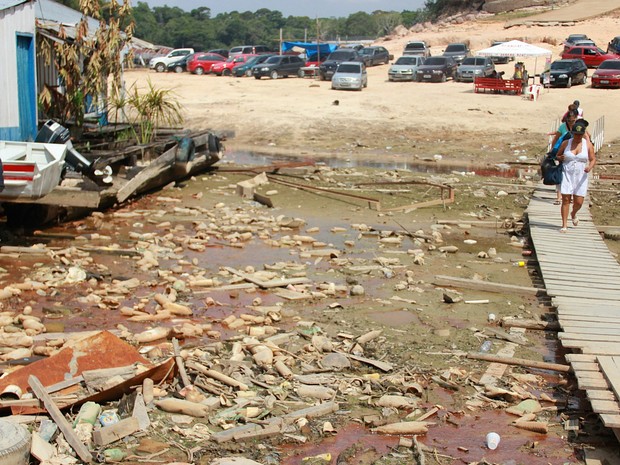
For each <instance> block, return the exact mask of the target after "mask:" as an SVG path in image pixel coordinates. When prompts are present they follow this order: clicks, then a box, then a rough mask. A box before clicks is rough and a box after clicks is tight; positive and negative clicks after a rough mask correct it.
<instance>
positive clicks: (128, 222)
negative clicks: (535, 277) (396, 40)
mask: <svg viewBox="0 0 620 465" xmlns="http://www.w3.org/2000/svg"><path fill="white" fill-rule="evenodd" d="M274 161H276V160H275V159H272V158H269V159H268V160H267V159H266V160H263V161H262V163H263V164H265V163H266V164H269V163H273V162H274ZM383 169H388V168H386V167H384V168H383ZM392 169H393V168H392ZM234 182H237V180H236V178H233V177H232V176H231V178H230V179H225V180H223V181H221V184H222V185H227V184H228V185H230V184H231V183H234ZM233 188H234V184H233ZM212 189H214V187H213V185H212V183H211V182H210V180H208V179H206V180H201V179H197V180H194V181H190V182H187V183H186V184H185V186H184V187H183V188H182V189H176V188H175V189H170V190H165V191H162V192H158V193H156V194H153V195H150V196H146V197H143V198H140V199H138V200H136V201H134V202H133V203H132V204H130V205H128V206H126V207H124V208H122V209H119V210H117V211H109V212H106V213H105V214H104V215H103V217H102V219H101V221H99V222H95V221H93V220H92V218H87V219H85V220H82V221H75V222H72V223H68V224H65V225H62V226H60V227H56V228H51V229H48V230H47V231H45V232H50V233H60V234H73V235H75V236H80V235H81V236H87V235H89V234H95V233H96V234H99V235H102V236H109V237H110V238H111V241H110V240H104V239H90V240H88V241H84V240H69V239H50V240H48V241H47V245H48V247H50V248H52V247H53V248H66V247H70V246H80V245H89V246H98V247H105V246H109V245H110V242H113V243H117V244H119V245H120V246H121V247H126V248H128V249H131V248H139V247H140V243H139V240H138V239H135V238H133V237H132V234H136V233H140V234H151V233H152V234H155V235H156V236H158V237H162V238H163V237H164V236H167V235H171V236H173V238H175V239H179V240H180V239H181V238H183V237H184V236H192V235H193V234H194V233H195V225H196V223H197V222H200V221H208V220H207V219H205V218H202V217H192V216H189V215H183V214H179V213H174V212H173V207H176V206H183V207H191V206H203V207H205V206H209V207H210V206H212V205H214V204H215V203H216V202H218V201H220V200H221V201H224V202H227V203H231V204H233V202H234V203H236V204H238V207H236V208H238V209H239V210H242V209H243V208H246V207H248V206H252V203H250V202H247V201H241V200H239V199H238V198H236V197H235V196H234V195H231V194H230V192H231V191H234V189H231V188H230V187H228V190H224V189H223V188H221V186H220V187H219V188H218V189H221V190H216V191H214V192H215V194H214V195H212V192H210V191H211V190H212ZM199 193H205V197H204V198H202V199H201V198H198V197H196V195H197V194H199ZM162 197H170V198H176V199H179V200H181V202H170V201H167V200H162V199H161V198H162ZM307 199H308V196H306V195H302V196H297V197H295V196H294V195H293V194H292V193H289V195H287V196H286V197H284V198H282V199H280V198H279V199H278V201H279V204H280V205H279V206H278V207H277V209H275V210H274V211H273V212H271V211H270V212H269V213H266V214H269V215H272V214H273V215H280V214H283V215H287V216H290V217H295V216H297V215H299V216H304V217H305V218H306V219H307V220H308V225H309V226H312V227H317V228H319V231H317V232H316V233H314V234H313V235H314V236H315V237H316V238H317V239H318V240H320V241H324V242H325V243H326V244H328V246H330V247H331V246H333V247H335V248H338V249H340V250H342V251H343V255H342V256H343V257H350V258H352V259H353V260H357V259H362V260H370V259H372V258H373V257H376V256H377V255H386V256H392V255H394V256H398V255H396V254H397V253H402V252H404V250H401V249H404V248H408V247H410V246H411V243H409V242H408V243H407V244H406V245H404V246H403V247H402V248H401V247H393V246H386V247H384V248H383V249H381V250H378V247H377V236H376V234H375V235H370V234H361V233H360V232H359V231H356V230H353V229H352V228H350V225H351V223H354V222H356V221H359V220H360V218H362V219H363V220H367V221H368V222H369V223H370V222H372V223H373V224H374V225H375V226H377V228H380V229H382V230H396V229H398V230H400V229H401V228H400V226H399V225H398V224H397V223H395V221H394V220H393V219H392V217H390V216H381V215H376V214H375V213H368V211H367V210H365V209H361V208H359V207H358V206H355V205H353V204H351V205H349V204H347V203H346V202H343V201H338V200H335V201H334V200H330V201H329V202H327V201H325V200H323V199H320V200H318V201H316V200H313V205H310V204H309V203H304V202H308V201H307ZM335 206H337V208H336V207H335ZM334 212H335V213H334ZM115 213H125V214H126V213H135V214H137V216H135V217H132V218H123V217H119V216H115ZM419 216H420V217H421V216H422V215H421V214H420V215H417V214H416V215H410V216H409V217H406V220H407V221H413V222H415V221H420V220H419ZM167 221H169V222H170V223H171V225H170V226H162V225H163V224H164V223H165V222H167ZM399 221H401V222H402V221H404V220H403V219H401V218H399ZM407 224H410V223H407ZM181 226H182V227H181ZM333 226H342V227H343V228H346V231H345V232H343V233H339V234H333V233H331V232H330V228H332V227H333ZM415 226H416V228H417V227H420V228H424V227H425V226H426V223H416V224H415ZM180 227H181V228H180ZM301 233H302V234H303V230H302V232H301ZM284 234H293V232H290V231H279V232H278V233H277V234H274V236H281V235H284ZM349 240H354V241H355V247H353V248H347V246H346V245H345V241H349ZM40 241H41V239H36V238H33V239H32V240H31V241H30V242H31V243H32V242H40ZM477 247H479V246H477ZM506 247H507V246H506ZM485 248H486V245H485ZM463 250H464V253H465V248H463ZM476 252H477V249H475V250H473V249H472V251H471V252H470V253H471V254H472V255H475V253H476ZM90 255H91V257H92V259H93V264H92V265H91V266H88V267H85V268H88V270H89V272H91V276H90V277H92V279H94V280H95V282H82V283H78V284H75V285H70V286H59V287H58V288H57V290H56V291H55V292H52V293H48V294H46V295H35V294H34V293H33V294H31V295H29V296H25V298H24V300H25V301H26V300H27V301H28V302H29V303H30V304H31V305H32V306H33V307H34V312H35V314H37V315H41V316H43V317H44V320H43V321H44V323H45V324H46V325H48V329H49V330H50V331H76V330H88V329H93V328H99V329H103V328H105V329H109V328H114V327H115V326H116V325H117V324H123V325H125V326H127V327H128V328H129V329H130V330H132V331H135V332H138V331H141V330H143V329H144V328H145V324H143V323H134V324H131V323H128V322H127V321H126V319H125V318H124V317H121V316H120V315H119V312H118V307H119V306H133V305H137V304H140V303H141V302H142V303H144V302H146V303H147V304H146V305H147V309H150V310H151V311H153V310H154V308H153V305H152V296H153V294H154V293H156V292H165V291H166V288H168V287H169V286H170V284H171V283H170V281H168V280H166V279H164V278H163V277H160V276H158V275H157V273H156V270H150V271H140V270H139V269H138V267H137V266H135V263H134V262H135V259H133V258H131V257H123V256H122V255H119V254H114V255H112V254H105V253H96V252H91V253H90ZM179 259H182V260H179ZM279 261H289V262H294V263H304V264H306V265H307V266H308V267H309V268H310V269H311V270H312V273H314V274H315V275H314V277H316V276H319V277H320V279H321V280H324V281H334V282H336V283H337V284H344V283H345V279H344V276H343V275H342V274H336V273H332V272H333V271H334V269H332V268H333V267H332V266H331V265H330V264H329V263H328V260H323V261H319V260H316V259H300V258H299V256H298V252H297V251H296V250H295V249H293V248H288V247H282V248H276V247H269V246H267V245H265V244H264V243H263V241H261V240H258V239H256V238H255V239H253V240H252V241H250V242H249V243H247V244H245V246H244V247H233V246H231V245H230V244H228V243H226V242H225V241H221V240H213V241H211V242H210V243H209V246H208V247H207V248H206V249H205V251H204V252H195V251H191V250H189V249H188V248H183V250H182V252H179V254H178V256H177V255H171V256H168V257H164V258H161V259H160V269H161V270H164V271H165V270H170V269H172V268H178V269H177V271H175V276H177V277H179V278H184V277H185V276H186V275H187V274H194V273H196V272H197V271H199V270H208V276H211V275H212V274H215V273H216V272H217V270H218V268H219V267H221V266H231V267H234V268H237V269H244V267H246V266H253V267H255V268H256V269H260V268H262V265H263V264H265V263H275V262H279ZM181 262H182V263H181ZM56 263H57V262H56ZM2 266H3V267H5V268H6V269H7V270H8V271H9V276H10V279H12V280H13V281H14V282H15V281H20V280H22V279H21V276H27V275H28V274H29V273H30V272H31V271H32V270H35V269H37V268H40V267H45V266H48V267H52V268H53V267H54V266H56V265H55V262H53V261H51V260H50V259H48V258H40V257H27V258H25V259H22V260H20V261H19V262H13V263H10V262H9V263H3V264H2ZM58 266H59V268H60V265H58ZM442 266H445V265H442ZM470 266H474V265H473V264H472V265H470ZM432 271H433V270H431V273H432ZM327 273H331V274H327ZM133 277H135V278H138V279H140V280H141V281H142V282H143V283H144V285H143V286H141V287H140V288H138V289H136V291H135V292H134V293H132V294H131V295H129V296H126V297H124V298H123V299H121V301H120V302H119V304H118V305H117V306H108V307H104V306H98V305H93V304H91V303H86V302H85V301H84V300H83V298H85V297H88V296H89V295H91V294H93V293H94V292H96V291H97V289H98V287H99V286H101V284H102V283H109V282H111V281H112V280H113V279H119V280H123V279H128V278H133ZM401 277H402V271H401ZM354 278H355V279H358V277H354ZM359 280H360V281H362V282H363V283H364V286H365V287H366V288H367V289H368V290H369V294H371V295H372V297H373V298H374V297H375V294H380V293H381V292H383V293H386V292H389V294H387V295H388V296H389V295H392V290H391V288H390V287H391V286H390V282H389V281H387V280H386V279H384V277H383V276H379V277H366V276H361V277H359ZM5 282H7V281H5ZM319 282H320V281H319ZM386 282H387V284H386ZM382 287H385V288H386V289H388V291H386V290H385V289H384V290H383V291H380V289H381V288H382ZM207 296H209V297H211V298H212V299H213V300H214V301H215V302H217V303H216V304H215V305H210V306H207V305H206V304H205V299H206V298H207ZM26 297H27V298H26ZM257 297H260V298H261V299H262V300H263V305H272V304H274V303H275V302H276V301H277V300H279V299H277V298H276V297H275V296H274V295H273V294H272V293H270V292H258V293H252V294H247V293H245V292H240V291H220V292H213V293H207V294H200V295H199V294H195V295H194V296H193V297H189V299H191V300H190V302H189V303H190V304H191V306H192V307H193V308H194V309H195V315H194V318H193V319H194V320H195V321H197V322H205V321H206V322H211V321H214V320H215V321H216V323H214V329H216V330H219V331H221V332H222V339H224V340H225V339H227V338H229V337H232V336H238V333H237V332H233V331H229V330H227V329H226V328H224V327H222V326H220V325H218V324H217V320H220V319H222V318H224V317H226V316H228V315H230V314H231V313H235V314H238V313H242V312H244V311H246V307H248V306H250V305H251V304H252V301H253V300H254V299H255V298H257ZM474 297H475V296H474ZM415 298H417V297H415ZM336 300H338V302H339V303H341V304H342V305H343V306H345V307H351V308H353V309H354V310H355V313H356V314H365V316H366V317H368V319H369V321H370V322H371V324H377V325H379V324H380V325H383V326H385V327H392V328H394V329H400V328H405V329H404V330H403V331H406V330H407V329H412V328H416V329H417V328H422V329H423V330H425V331H427V330H429V329H431V328H432V327H433V326H432V325H430V324H429V323H428V322H427V320H423V319H421V318H420V314H418V313H417V312H416V311H414V310H412V309H405V305H401V304H400V303H399V304H397V305H395V306H394V308H392V307H389V308H385V310H384V308H382V307H380V306H378V308H371V305H372V303H371V302H370V301H364V300H359V299H354V298H351V297H350V296H347V295H338V296H337V297H336ZM149 305H150V307H149ZM431 305H432V307H431V306H430V305H428V304H427V306H425V307H424V308H425V309H426V310H427V313H430V312H432V310H434V308H435V306H436V304H431ZM302 307H303V308H302ZM325 307H326V303H325V301H320V300H319V301H317V302H312V303H309V304H308V303H304V304H303V306H301V305H300V306H299V307H298V310H299V311H300V313H301V312H302V311H303V312H304V314H309V315H317V319H318V316H324V315H325V313H326V312H325ZM484 314H486V309H485V311H484ZM459 316H460V315H459ZM348 317H349V316H346V317H342V318H348ZM338 318H339V317H338ZM445 322H446V323H447V324H448V325H449V327H450V328H454V329H462V330H465V329H466V328H468V327H469V326H470V325H471V324H473V323H472V322H470V321H469V320H468V319H467V318H465V317H462V318H458V317H455V316H450V317H448V318H445ZM175 323H176V321H169V322H165V323H162V324H165V325H172V324H175ZM363 324H364V323H361V324H360V326H362V325H363ZM292 325H294V321H293V320H291V321H286V319H285V321H282V322H281V324H279V326H280V327H282V328H283V329H284V330H287V329H290V328H291V327H292ZM427 332H428V331H427ZM453 332H454V331H453ZM463 332H465V331H463ZM410 337H411V336H410ZM421 342H422V346H423V345H424V344H425V343H426V342H427V341H426V339H424V340H421ZM189 343H191V344H192V345H194V344H200V342H198V341H190V342H189ZM420 347H421V346H420V345H418V346H417V347H415V348H414V349H413V350H418V349H419V348H420ZM413 350H412V352H413ZM547 350H548V352H549V355H550V356H551V354H552V353H553V351H554V350H555V348H554V347H553V346H552V345H549V346H548V347H547ZM556 382H557V380H550V383H551V384H555V383H556ZM433 391H434V392H433V395H432V398H433V404H435V403H437V404H441V405H442V406H443V407H445V412H448V411H449V412H452V413H450V414H449V415H446V414H445V413H444V414H443V415H440V416H438V417H437V418H435V417H433V418H431V419H429V420H430V421H434V422H436V423H437V424H436V425H433V426H432V427H431V428H430V430H429V433H428V434H427V435H425V436H424V437H421V438H420V441H421V442H423V443H424V444H425V445H427V446H429V447H433V448H437V450H438V453H440V454H445V455H449V456H454V457H456V458H459V459H460V460H462V461H464V462H473V461H477V460H481V459H482V458H484V457H486V458H488V460H489V461H490V462H493V463H510V460H515V461H516V463H526V462H532V464H533V465H538V464H539V463H540V465H543V463H545V464H547V463H552V464H554V465H555V464H558V465H559V464H562V463H565V462H567V461H571V460H572V459H571V457H572V451H571V450H567V449H566V448H563V443H562V441H561V440H560V439H559V438H558V436H556V435H555V434H553V435H551V434H550V435H549V436H548V437H539V436H537V435H532V434H531V433H528V432H523V431H521V430H517V429H515V428H514V427H512V426H510V421H512V418H511V417H508V416H507V415H506V414H503V413H497V412H495V411H493V412H484V411H483V412H478V411H476V412H474V413H471V412H468V411H465V412H466V413H467V414H465V413H463V414H461V412H463V411H462V410H460V403H459V401H457V400H456V399H455V396H454V393H452V392H450V391H447V390H444V389H440V388H435V389H433ZM425 402H428V401H427V400H425ZM427 407H428V408H430V407H432V405H428V406H427ZM358 420H359V419H358ZM552 421H558V419H557V418H555V417H552ZM318 424H320V422H319V423H318ZM491 427H492V429H493V430H495V431H496V432H498V433H500V435H501V436H502V444H501V445H500V448H499V449H498V450H496V451H489V450H488V449H486V448H485V447H484V437H485V435H486V433H487V432H489V430H490V428H491ZM529 441H533V442H536V441H538V444H539V445H538V446H536V447H528V442H529ZM397 443H398V439H397V438H395V437H390V436H379V435H376V434H373V433H372V432H371V431H370V430H369V429H367V428H365V427H363V426H361V425H360V424H359V423H356V422H352V423H349V424H348V425H345V426H344V427H339V431H338V433H337V434H335V435H333V436H331V435H329V436H327V437H325V438H324V439H323V440H321V442H320V443H319V444H316V443H313V444H307V445H296V446H294V447H288V446H284V447H282V448H280V451H281V454H282V458H283V461H282V465H295V464H299V463H302V460H303V458H304V457H309V456H314V455H318V454H321V453H324V452H330V453H331V454H332V457H333V459H332V463H335V458H336V457H337V456H338V455H339V454H340V453H342V452H343V451H347V450H348V449H350V448H351V447H353V446H354V445H356V446H357V447H356V450H362V451H367V450H376V451H377V453H378V454H379V455H383V454H389V452H390V451H392V450H393V448H395V447H396V445H397ZM541 447H542V449H541ZM541 450H542V451H544V452H541ZM547 450H552V451H554V452H553V454H551V453H547V452H546V451H547ZM539 458H542V459H541V461H540V462H539V461H538V460H539ZM349 463H367V462H364V461H362V460H360V461H359V462H355V461H353V462H349Z"/></svg>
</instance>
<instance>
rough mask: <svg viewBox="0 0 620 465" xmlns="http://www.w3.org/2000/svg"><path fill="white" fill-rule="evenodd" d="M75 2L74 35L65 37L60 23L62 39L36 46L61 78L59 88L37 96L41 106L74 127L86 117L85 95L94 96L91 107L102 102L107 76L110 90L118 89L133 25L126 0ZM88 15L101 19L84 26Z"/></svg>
mask: <svg viewBox="0 0 620 465" xmlns="http://www.w3.org/2000/svg"><path fill="white" fill-rule="evenodd" d="M79 3H80V11H81V12H82V18H81V19H80V21H79V22H78V23H77V24H76V27H75V36H74V37H69V36H68V35H67V31H66V29H65V28H64V26H62V25H61V26H60V28H59V31H58V37H59V39H61V40H60V41H52V40H49V39H44V40H43V41H42V42H41V47H40V49H39V50H40V53H41V55H42V56H43V57H44V58H45V59H46V61H47V62H48V63H49V62H52V61H53V62H54V64H55V65H56V68H57V70H58V76H59V78H60V81H61V83H62V85H61V87H62V92H59V91H58V90H56V89H55V88H52V87H49V86H45V88H44V90H43V91H42V92H41V95H40V96H39V103H40V105H41V108H42V109H43V110H44V111H45V113H46V114H47V116H49V117H52V118H56V119H59V120H60V121H61V122H62V123H66V122H69V121H72V122H73V123H74V124H75V125H76V126H82V124H83V122H84V113H85V101H86V96H90V97H91V98H92V104H93V105H94V106H95V107H97V108H103V107H105V101H106V99H107V95H108V79H109V77H110V76H111V77H112V79H110V83H111V84H110V89H109V92H110V95H111V96H112V97H115V96H118V95H120V94H121V87H122V69H123V63H122V60H121V57H122V55H123V51H124V50H125V49H126V47H127V44H128V43H129V41H130V40H131V37H132V34H133V29H134V25H133V23H132V22H130V21H129V17H130V13H131V5H130V1H129V0H123V2H122V3H119V2H118V1H116V0H111V1H108V2H103V1H102V0H80V2H79ZM104 10H105V13H106V14H105V17H104V14H103V12H104ZM88 17H92V18H94V19H96V20H98V21H99V27H98V28H97V30H96V31H94V32H91V31H89V29H88ZM106 18H107V19H106ZM124 24H126V25H125V26H122V25H124Z"/></svg>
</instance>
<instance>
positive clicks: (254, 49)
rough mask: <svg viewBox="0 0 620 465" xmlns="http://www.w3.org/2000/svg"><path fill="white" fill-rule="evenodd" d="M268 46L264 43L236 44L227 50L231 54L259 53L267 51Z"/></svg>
mask: <svg viewBox="0 0 620 465" xmlns="http://www.w3.org/2000/svg"><path fill="white" fill-rule="evenodd" d="M270 51H271V50H269V47H267V46H266V45H238V46H236V47H233V48H231V49H230V50H229V51H228V56H231V55H260V54H261V53H269V52H270Z"/></svg>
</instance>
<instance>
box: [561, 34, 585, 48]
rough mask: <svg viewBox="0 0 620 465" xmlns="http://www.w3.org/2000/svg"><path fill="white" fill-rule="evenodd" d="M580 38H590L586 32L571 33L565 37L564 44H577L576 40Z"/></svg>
mask: <svg viewBox="0 0 620 465" xmlns="http://www.w3.org/2000/svg"><path fill="white" fill-rule="evenodd" d="M578 40H590V38H589V37H588V36H587V35H586V34H570V35H569V36H568V37H567V38H566V39H564V45H569V46H572V45H575V42H577V41H578Z"/></svg>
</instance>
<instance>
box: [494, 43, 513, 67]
mask: <svg viewBox="0 0 620 465" xmlns="http://www.w3.org/2000/svg"><path fill="white" fill-rule="evenodd" d="M503 43H506V41H504V40H494V41H493V42H492V43H491V47H495V46H496V45H501V44H503ZM491 60H492V61H493V63H494V64H506V63H508V62H509V61H514V57H500V56H495V57H491Z"/></svg>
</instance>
